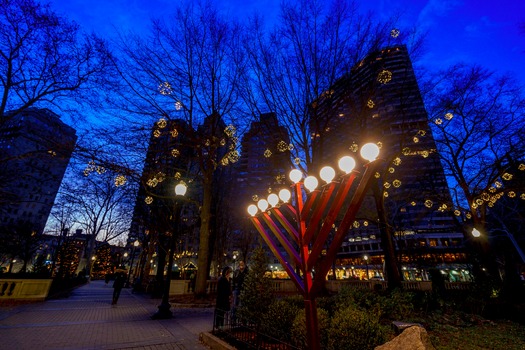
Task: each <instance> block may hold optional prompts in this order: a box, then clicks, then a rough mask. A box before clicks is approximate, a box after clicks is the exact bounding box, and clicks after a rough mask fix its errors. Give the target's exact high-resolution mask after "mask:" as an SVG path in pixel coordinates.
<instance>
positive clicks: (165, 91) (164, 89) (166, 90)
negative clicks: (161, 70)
mask: <svg viewBox="0 0 525 350" xmlns="http://www.w3.org/2000/svg"><path fill="white" fill-rule="evenodd" d="M159 92H160V94H161V95H171V93H172V92H173V90H172V89H171V85H170V83H168V82H167V81H165V82H163V83H160V84H159Z"/></svg>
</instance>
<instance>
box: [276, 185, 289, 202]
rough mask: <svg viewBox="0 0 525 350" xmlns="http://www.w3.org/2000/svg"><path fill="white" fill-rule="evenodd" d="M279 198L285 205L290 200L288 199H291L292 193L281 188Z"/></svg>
mask: <svg viewBox="0 0 525 350" xmlns="http://www.w3.org/2000/svg"><path fill="white" fill-rule="evenodd" d="M279 198H281V200H282V201H283V202H285V203H286V202H288V201H289V200H290V198H292V193H291V192H290V190H288V189H286V188H283V189H282V190H280V191H279Z"/></svg>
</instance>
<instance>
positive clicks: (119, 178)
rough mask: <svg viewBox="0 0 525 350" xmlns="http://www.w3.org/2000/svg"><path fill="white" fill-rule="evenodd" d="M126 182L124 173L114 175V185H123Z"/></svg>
mask: <svg viewBox="0 0 525 350" xmlns="http://www.w3.org/2000/svg"><path fill="white" fill-rule="evenodd" d="M126 182H127V179H126V177H125V176H124V175H117V176H116V177H115V186H117V187H119V186H124V185H125V184H126Z"/></svg>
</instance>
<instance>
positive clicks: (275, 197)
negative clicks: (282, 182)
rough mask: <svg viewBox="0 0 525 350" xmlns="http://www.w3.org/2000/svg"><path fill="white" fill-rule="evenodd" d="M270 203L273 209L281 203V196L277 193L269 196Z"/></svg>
mask: <svg viewBox="0 0 525 350" xmlns="http://www.w3.org/2000/svg"><path fill="white" fill-rule="evenodd" d="M268 203H270V205H271V206H272V207H275V206H276V205H277V203H279V196H278V195H276V194H275V193H272V194H270V195H269V196H268Z"/></svg>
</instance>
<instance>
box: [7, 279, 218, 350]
mask: <svg viewBox="0 0 525 350" xmlns="http://www.w3.org/2000/svg"><path fill="white" fill-rule="evenodd" d="M112 293H113V288H111V283H110V284H109V285H106V284H105V283H104V281H92V282H90V283H88V284H86V285H84V286H82V287H80V288H77V289H75V290H74V291H73V292H72V294H71V296H70V297H68V298H64V299H58V300H48V301H45V302H38V303H30V304H23V305H19V306H16V307H0V349H13V350H58V349H64V350H66V349H67V350H73V349H75V350H76V349H82V350H87V349H137V350H138V349H151V350H162V349H177V350H185V349H199V350H202V349H207V347H206V346H204V345H202V344H201V343H199V334H200V333H201V332H207V331H210V330H211V328H212V320H213V309H211V308H180V307H177V308H175V307H173V306H172V311H173V314H174V318H173V319H169V320H152V319H151V318H150V317H151V315H153V314H154V313H155V312H156V311H157V306H158V305H159V304H160V300H159V299H150V298H149V297H148V296H143V295H136V294H132V293H131V289H123V290H122V293H121V295H120V298H119V301H118V304H117V305H111V298H112Z"/></svg>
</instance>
